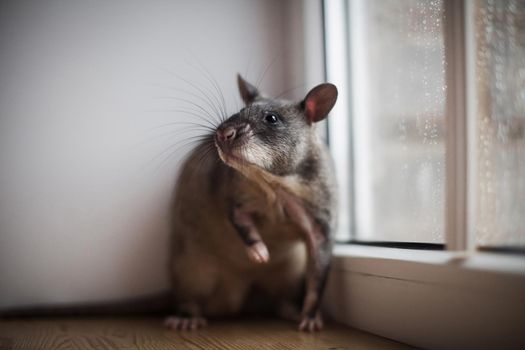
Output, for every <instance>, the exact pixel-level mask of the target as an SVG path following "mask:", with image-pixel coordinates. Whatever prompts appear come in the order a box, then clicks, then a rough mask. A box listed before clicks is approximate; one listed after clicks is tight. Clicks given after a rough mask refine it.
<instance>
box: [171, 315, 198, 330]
mask: <svg viewBox="0 0 525 350" xmlns="http://www.w3.org/2000/svg"><path fill="white" fill-rule="evenodd" d="M207 325H208V322H207V321H206V319H205V318H202V317H178V316H170V317H166V319H165V320H164V327H166V328H169V329H171V330H174V331H187V330H191V331H193V330H196V329H199V328H202V327H206V326H207Z"/></svg>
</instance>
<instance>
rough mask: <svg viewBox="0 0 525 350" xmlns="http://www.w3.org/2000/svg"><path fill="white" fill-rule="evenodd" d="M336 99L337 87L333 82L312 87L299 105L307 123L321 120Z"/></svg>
mask: <svg viewBox="0 0 525 350" xmlns="http://www.w3.org/2000/svg"><path fill="white" fill-rule="evenodd" d="M335 101H337V88H336V87H335V85H333V84H329V83H325V84H320V85H317V86H316V87H314V88H313V89H312V90H310V92H309V93H308V94H307V95H306V97H305V98H304V100H303V102H301V107H302V108H303V109H304V114H305V115H306V118H307V119H308V123H309V124H313V123H316V122H318V121H320V120H323V119H324V118H325V117H326V116H327V115H328V112H330V110H331V109H332V107H333V106H334V105H335Z"/></svg>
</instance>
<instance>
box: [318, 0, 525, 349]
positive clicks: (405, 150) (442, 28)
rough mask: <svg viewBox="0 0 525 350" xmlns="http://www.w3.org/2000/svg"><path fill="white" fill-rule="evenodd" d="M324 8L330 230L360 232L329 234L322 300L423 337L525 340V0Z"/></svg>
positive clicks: (388, 328)
mask: <svg viewBox="0 0 525 350" xmlns="http://www.w3.org/2000/svg"><path fill="white" fill-rule="evenodd" d="M324 15H325V37H326V54H327V55H326V70H327V78H328V80H329V81H331V82H333V83H335V84H336V85H337V86H338V87H339V88H340V98H339V101H338V104H337V105H336V108H335V109H334V110H333V112H332V114H331V117H330V119H329V126H328V129H329V142H330V147H331V150H332V152H333V154H334V157H335V158H336V171H337V173H338V177H339V182H340V186H341V189H340V193H341V201H340V202H341V213H340V216H341V220H340V227H339V231H338V235H337V239H338V240H339V241H341V242H346V243H348V242H350V243H360V244H340V245H336V247H335V251H334V262H333V265H332V266H333V268H332V272H331V275H330V278H329V282H328V287H327V291H326V296H325V301H326V302H325V304H326V305H325V306H326V309H327V311H328V313H329V314H330V315H331V317H333V318H334V319H336V320H338V321H341V322H343V323H346V324H349V325H352V326H354V327H357V328H360V329H364V330H366V331H369V332H371V333H375V334H379V335H381V336H385V337H389V338H392V339H396V340H399V341H402V342H405V343H408V344H411V345H415V346H419V347H423V348H447V349H448V348H458V349H470V348H523V347H524V346H525V342H524V339H523V329H522V328H523V324H525V314H524V313H523V310H525V299H524V298H523V295H525V255H524V254H523V252H524V251H525V88H524V87H525V1H523V0H431V1H425V0H389V1H385V0H326V1H324ZM363 243H364V244H363ZM397 246H401V247H402V248H403V249H398V248H396V247H397ZM407 247H409V248H410V247H417V248H423V249H421V250H414V249H404V248H407ZM429 248H437V251H436V250H430V249H429ZM510 252H515V253H518V254H508V253H510Z"/></svg>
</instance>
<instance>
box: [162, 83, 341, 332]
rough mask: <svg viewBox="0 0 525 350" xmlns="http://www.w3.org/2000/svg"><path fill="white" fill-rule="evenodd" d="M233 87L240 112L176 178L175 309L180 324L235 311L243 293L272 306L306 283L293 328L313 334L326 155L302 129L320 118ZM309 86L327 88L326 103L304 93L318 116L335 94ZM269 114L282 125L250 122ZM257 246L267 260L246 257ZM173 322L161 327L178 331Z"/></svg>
mask: <svg viewBox="0 0 525 350" xmlns="http://www.w3.org/2000/svg"><path fill="white" fill-rule="evenodd" d="M239 84H240V91H241V95H242V97H243V99H244V100H245V102H246V103H247V107H246V108H245V109H243V110H242V111H241V112H240V113H239V114H237V115H234V116H232V117H231V118H230V119H229V120H227V121H225V122H224V123H223V124H222V125H221V126H219V128H218V131H217V135H219V136H217V135H210V136H209V138H208V139H206V140H205V141H204V142H203V143H202V144H201V145H200V146H198V147H197V148H196V149H195V150H194V151H193V152H192V153H191V154H190V156H189V158H188V159H187V161H186V162H185V163H184V165H183V167H182V171H181V174H180V176H179V179H178V183H177V187H176V194H175V199H174V207H173V247H172V248H173V254H172V261H171V272H172V278H173V290H174V296H175V301H176V306H177V307H178V312H179V313H180V315H183V314H185V315H188V317H189V319H190V320H191V319H192V318H193V319H196V318H199V319H200V317H201V316H218V315H230V314H237V313H239V312H241V311H242V310H243V308H244V307H245V306H246V304H247V302H248V301H250V300H249V299H250V295H252V294H251V292H252V291H253V290H257V291H259V292H260V293H258V295H259V296H260V295H262V296H265V297H266V299H268V300H271V301H272V302H273V304H275V305H281V304H286V303H288V304H289V303H291V302H292V301H293V300H295V299H297V297H298V296H300V295H301V293H302V288H303V286H306V291H305V292H303V305H302V315H301V317H302V322H301V326H300V327H301V329H306V330H310V331H311V330H314V329H320V328H321V321H320V316H319V312H318V308H319V301H320V298H321V295H322V289H323V287H324V280H325V278H326V273H327V270H328V266H329V261H330V248H331V242H332V241H331V232H332V231H333V229H334V226H335V205H336V204H335V203H336V200H335V182H334V179H333V175H332V174H333V172H332V166H331V161H330V157H329V155H328V152H327V149H326V147H325V146H324V144H322V143H321V142H320V141H319V140H318V139H317V136H316V134H315V130H314V128H313V127H312V125H311V124H312V120H313V121H317V120H319V119H322V118H324V117H325V115H313V116H311V117H310V116H305V113H309V112H308V111H306V112H305V111H304V110H303V109H302V107H301V106H303V105H304V103H300V104H292V103H290V102H287V101H276V100H270V99H266V98H263V97H261V95H260V94H259V93H258V91H257V90H256V89H255V88H254V87H253V86H251V85H249V84H248V83H246V82H244V81H243V80H242V79H241V80H240V81H239ZM316 89H317V90H319V91H321V92H322V93H323V94H324V95H326V94H327V92H326V91H327V90H328V95H329V97H330V98H332V100H328V101H327V100H326V97H325V96H321V95H320V94H319V93H316V92H315V89H314V90H312V91H311V92H310V94H309V95H308V96H307V98H308V101H307V102H308V105H313V106H314V107H315V106H316V103H318V102H317V101H316V100H315V99H316V98H318V99H321V101H320V102H319V103H318V104H317V106H321V107H322V108H321V107H319V108H317V109H318V110H321V111H322V113H325V114H326V113H328V111H329V110H330V108H331V106H333V103H335V97H336V92H337V91H336V90H335V87H333V86H328V85H327V84H324V85H320V86H319V87H317V88H316ZM331 89H332V90H331ZM334 90H335V96H334V95H333V91H334ZM330 93H331V94H332V95H330ZM309 96H313V97H309ZM321 102H322V103H321ZM327 105H328V107H327ZM270 109H271V110H272V111H275V112H272V113H279V118H283V119H282V120H280V124H276V125H271V126H264V125H262V124H259V123H264V119H261V118H264V116H265V114H264V113H268V112H267V110H270ZM314 109H315V108H314ZM310 113H313V112H310ZM281 122H282V123H281ZM272 128H273V129H272ZM231 130H236V131H237V133H238V134H239V136H238V139H239V140H235V142H238V143H239V145H240V146H237V144H236V143H235V142H234V141H233V139H232V140H231V142H230V141H225V138H226V135H230V136H232V135H235V137H236V138H237V135H236V134H234V133H233V132H230V131H231ZM243 132H246V135H242V136H241V133H243ZM265 133H266V134H265ZM232 138H233V136H232ZM214 147H217V149H214ZM232 220H233V221H232ZM236 220H237V221H238V222H236ZM240 238H241V239H240ZM255 243H256V244H255ZM260 247H265V248H267V251H268V252H269V259H268V260H267V261H266V260H265V261H254V260H253V258H252V259H250V254H252V253H253V252H256V253H257V252H259V255H258V256H260V251H259V248H260ZM255 255H256V256H257V254H255ZM263 255H264V254H263ZM262 260H264V259H262ZM182 319H183V321H180V320H179V318H175V319H174V320H175V321H173V319H172V320H171V321H169V322H168V323H169V324H170V325H173V324H175V325H176V326H173V327H172V328H181V326H180V325H181V323H180V322H186V321H185V320H184V317H182ZM179 321H180V322H179ZM199 322H200V321H199ZM199 322H197V321H194V322H193V323H192V321H188V322H186V323H185V325H186V326H187V327H191V328H193V327H198V326H200V325H201V323H199ZM182 328H184V327H182Z"/></svg>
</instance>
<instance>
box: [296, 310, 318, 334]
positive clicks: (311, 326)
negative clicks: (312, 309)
mask: <svg viewBox="0 0 525 350" xmlns="http://www.w3.org/2000/svg"><path fill="white" fill-rule="evenodd" d="M322 329H323V320H322V318H321V315H320V314H319V313H317V315H316V316H315V317H309V316H303V318H302V319H301V323H299V330H300V331H304V332H315V331H320V330H322Z"/></svg>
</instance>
